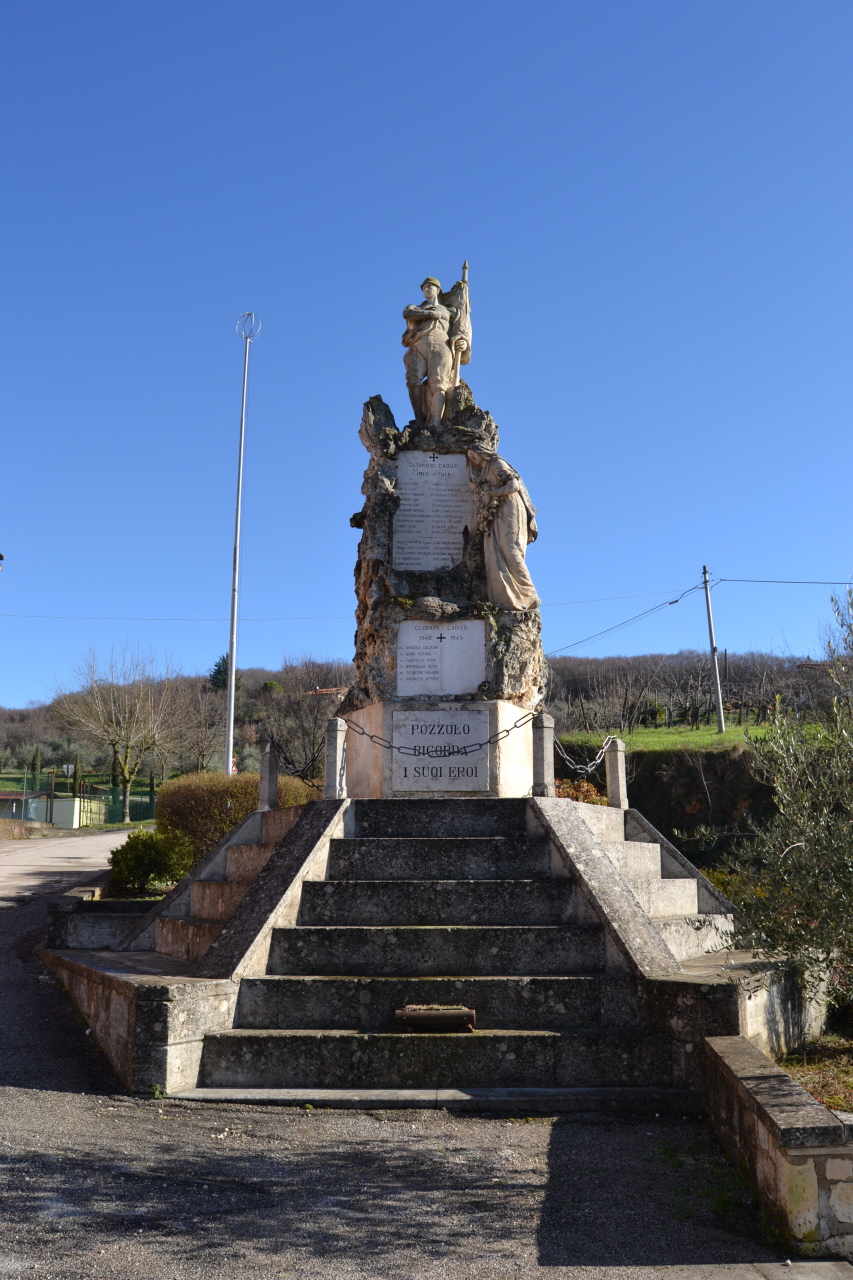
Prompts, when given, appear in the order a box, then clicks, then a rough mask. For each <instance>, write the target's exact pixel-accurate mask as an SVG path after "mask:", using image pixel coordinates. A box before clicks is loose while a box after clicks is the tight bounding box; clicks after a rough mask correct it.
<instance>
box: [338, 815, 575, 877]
mask: <svg viewBox="0 0 853 1280" xmlns="http://www.w3.org/2000/svg"><path fill="white" fill-rule="evenodd" d="M376 803H377V804H379V803H380V801H376ZM381 803H385V802H384V801H382V802H381ZM387 803H389V804H403V803H408V801H402V800H399V801H398V800H390V801H388V802H387ZM461 803H462V801H461V800H449V801H448V804H461ZM474 803H477V804H480V803H482V804H486V803H488V802H487V801H485V800H483V801H475V802H474ZM329 878H330V879H331V880H413V879H417V878H426V879H430V880H549V879H550V878H551V853H550V847H549V844H548V841H547V840H546V839H545V837H544V836H525V835H510V836H472V837H468V838H463V839H452V838H436V839H430V838H427V837H421V838H419V839H415V838H407V839H400V838H396V839H391V838H388V837H374V838H371V839H363V840H362V839H352V840H332V841H330V846H329Z"/></svg>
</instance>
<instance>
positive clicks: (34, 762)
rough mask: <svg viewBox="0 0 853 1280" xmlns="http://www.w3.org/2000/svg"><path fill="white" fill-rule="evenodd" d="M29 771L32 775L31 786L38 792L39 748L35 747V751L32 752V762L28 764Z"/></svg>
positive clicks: (39, 771)
mask: <svg viewBox="0 0 853 1280" xmlns="http://www.w3.org/2000/svg"><path fill="white" fill-rule="evenodd" d="M30 769H31V770H32V772H33V775H34V777H33V786H34V787H35V789H36V791H38V785H39V774H40V773H41V747H36V749H35V751H34V752H33V758H32V761H31V762H30Z"/></svg>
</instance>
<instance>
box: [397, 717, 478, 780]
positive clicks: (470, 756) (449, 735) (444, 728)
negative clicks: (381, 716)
mask: <svg viewBox="0 0 853 1280" xmlns="http://www.w3.org/2000/svg"><path fill="white" fill-rule="evenodd" d="M391 719H392V740H393V743H394V746H395V748H396V747H402V746H405V747H406V748H411V754H409V753H408V751H407V753H406V754H405V755H401V753H400V752H399V751H396V750H395V751H394V753H393V757H394V758H393V763H392V774H391V783H392V786H393V788H394V790H395V791H488V789H489V748H488V747H487V746H477V744H478V743H484V742H485V741H486V738H488V736H489V713H488V711H487V710H486V709H485V708H483V709H482V710H480V709H478V708H469V707H445V708H442V709H441V710H439V711H394V712H392V717H391ZM472 747H476V750H471V748H472Z"/></svg>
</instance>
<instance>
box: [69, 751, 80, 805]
mask: <svg viewBox="0 0 853 1280" xmlns="http://www.w3.org/2000/svg"><path fill="white" fill-rule="evenodd" d="M71 794H72V795H73V796H79V794H80V752H79V751H78V752H77V754H76V755H75V757H74V772H73V773H72V775H71Z"/></svg>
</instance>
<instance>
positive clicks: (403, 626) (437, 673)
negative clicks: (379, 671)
mask: <svg viewBox="0 0 853 1280" xmlns="http://www.w3.org/2000/svg"><path fill="white" fill-rule="evenodd" d="M485 678H486V624H485V623H484V622H483V621H482V620H481V619H479V618H474V619H473V620H472V621H471V622H451V623H444V624H441V625H439V624H438V623H437V622H401V623H400V628H399V630H398V632H397V694H398V696H406V695H417V694H421V695H423V694H441V693H445V694H450V695H451V696H458V695H459V694H463V693H476V692H477V685H478V684H480V683H481V681H483V680H485Z"/></svg>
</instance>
